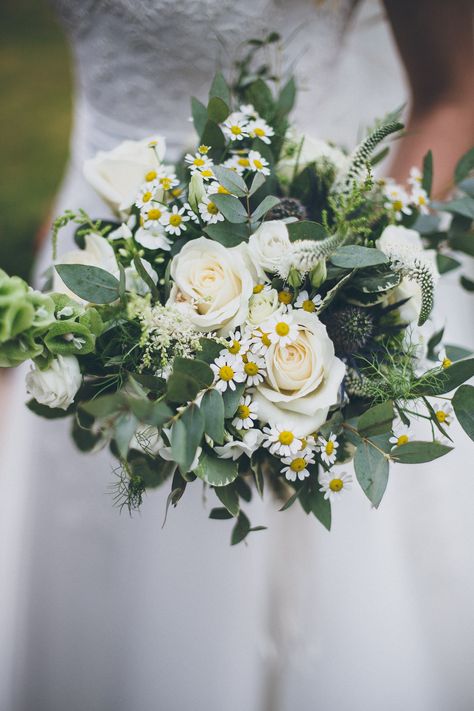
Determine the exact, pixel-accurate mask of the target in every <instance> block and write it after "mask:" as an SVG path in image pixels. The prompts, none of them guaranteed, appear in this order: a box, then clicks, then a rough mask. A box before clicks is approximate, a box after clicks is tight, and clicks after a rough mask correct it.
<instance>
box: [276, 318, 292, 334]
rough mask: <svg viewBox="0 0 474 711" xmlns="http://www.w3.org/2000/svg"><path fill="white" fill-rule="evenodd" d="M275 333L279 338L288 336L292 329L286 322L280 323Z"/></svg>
mask: <svg viewBox="0 0 474 711" xmlns="http://www.w3.org/2000/svg"><path fill="white" fill-rule="evenodd" d="M275 331H276V333H277V334H278V335H279V336H287V335H288V334H289V332H290V327H289V326H288V324H287V323H285V321H279V322H278V323H277V325H276V326H275Z"/></svg>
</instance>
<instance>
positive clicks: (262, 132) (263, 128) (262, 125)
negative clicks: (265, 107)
mask: <svg viewBox="0 0 474 711" xmlns="http://www.w3.org/2000/svg"><path fill="white" fill-rule="evenodd" d="M248 130H249V133H250V135H251V137H252V138H259V139H260V140H261V141H263V142H264V143H267V144H268V143H271V141H270V137H271V136H273V135H274V133H275V131H274V130H273V128H272V127H271V126H269V125H268V123H267V122H266V121H264V120H263V119H261V118H258V119H255V120H254V121H250V123H249V124H248Z"/></svg>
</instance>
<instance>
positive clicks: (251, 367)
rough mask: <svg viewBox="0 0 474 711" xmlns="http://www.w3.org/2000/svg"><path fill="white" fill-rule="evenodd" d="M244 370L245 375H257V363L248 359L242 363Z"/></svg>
mask: <svg viewBox="0 0 474 711" xmlns="http://www.w3.org/2000/svg"><path fill="white" fill-rule="evenodd" d="M244 370H245V372H246V374H247V375H257V373H258V365H257V364H256V363H252V361H249V362H248V363H246V364H245V365H244Z"/></svg>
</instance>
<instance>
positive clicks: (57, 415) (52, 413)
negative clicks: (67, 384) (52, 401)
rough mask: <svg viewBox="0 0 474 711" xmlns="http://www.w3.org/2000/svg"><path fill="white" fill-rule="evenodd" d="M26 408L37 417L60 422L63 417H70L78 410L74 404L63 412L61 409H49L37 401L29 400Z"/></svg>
mask: <svg viewBox="0 0 474 711" xmlns="http://www.w3.org/2000/svg"><path fill="white" fill-rule="evenodd" d="M26 407H27V408H28V410H31V412H34V413H35V415H39V416H40V417H44V418H45V419H46V420H60V419H62V418H63V417H69V415H72V413H73V412H74V410H75V409H76V408H75V406H74V404H73V405H70V406H69V407H68V409H67V410H62V409H61V408H60V407H48V406H47V405H41V403H39V402H37V401H36V400H29V401H28V402H27V403H26Z"/></svg>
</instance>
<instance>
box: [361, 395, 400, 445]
mask: <svg viewBox="0 0 474 711" xmlns="http://www.w3.org/2000/svg"><path fill="white" fill-rule="evenodd" d="M394 416H395V413H394V411H393V402H392V401H391V400H387V402H382V403H380V404H379V405H374V406H373V407H371V408H370V409H369V410H366V411H365V412H364V413H363V414H362V415H361V416H360V417H359V419H358V420H357V430H358V432H359V434H360V435H362V436H363V437H370V436H372V435H378V434H383V433H384V432H389V431H390V430H391V429H392V422H393V418H394Z"/></svg>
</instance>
